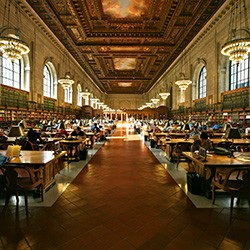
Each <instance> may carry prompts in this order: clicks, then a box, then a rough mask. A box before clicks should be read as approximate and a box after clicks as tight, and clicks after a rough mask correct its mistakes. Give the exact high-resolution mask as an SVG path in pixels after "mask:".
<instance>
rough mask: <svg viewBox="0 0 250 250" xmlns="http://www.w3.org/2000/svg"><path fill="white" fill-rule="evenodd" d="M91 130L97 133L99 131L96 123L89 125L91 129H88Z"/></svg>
mask: <svg viewBox="0 0 250 250" xmlns="http://www.w3.org/2000/svg"><path fill="white" fill-rule="evenodd" d="M90 130H91V131H92V132H94V133H99V132H101V130H100V128H99V127H98V126H97V123H96V122H95V123H94V125H93V126H91V129H90Z"/></svg>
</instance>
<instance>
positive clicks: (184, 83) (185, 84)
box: [175, 52, 192, 91]
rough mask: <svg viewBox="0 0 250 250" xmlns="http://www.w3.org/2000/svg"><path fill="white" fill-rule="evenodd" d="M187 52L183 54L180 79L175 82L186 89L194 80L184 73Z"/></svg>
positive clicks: (182, 88)
mask: <svg viewBox="0 0 250 250" xmlns="http://www.w3.org/2000/svg"><path fill="white" fill-rule="evenodd" d="M185 54H186V52H183V56H182V57H181V72H180V74H179V80H177V81H176V82H175V84H176V85H178V86H179V88H180V89H181V90H183V91H184V90H186V89H187V88H188V86H189V85H190V84H192V81H191V80H189V79H187V78H186V77H185V74H184V73H183V71H184V70H183V67H184V65H185V64H184V60H185Z"/></svg>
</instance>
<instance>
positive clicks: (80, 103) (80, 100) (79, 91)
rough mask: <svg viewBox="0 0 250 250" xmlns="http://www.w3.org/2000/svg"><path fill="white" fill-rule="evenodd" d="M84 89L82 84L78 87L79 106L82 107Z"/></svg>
mask: <svg viewBox="0 0 250 250" xmlns="http://www.w3.org/2000/svg"><path fill="white" fill-rule="evenodd" d="M81 92H82V87H81V85H80V84H78V85H77V105H78V106H82V95H81Z"/></svg>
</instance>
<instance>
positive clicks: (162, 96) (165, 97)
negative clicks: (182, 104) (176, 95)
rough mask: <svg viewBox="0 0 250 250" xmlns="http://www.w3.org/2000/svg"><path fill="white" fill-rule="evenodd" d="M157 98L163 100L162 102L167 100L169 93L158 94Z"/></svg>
mask: <svg viewBox="0 0 250 250" xmlns="http://www.w3.org/2000/svg"><path fill="white" fill-rule="evenodd" d="M159 96H160V97H161V98H162V99H163V100H167V98H168V97H169V96H170V93H169V92H162V93H159Z"/></svg>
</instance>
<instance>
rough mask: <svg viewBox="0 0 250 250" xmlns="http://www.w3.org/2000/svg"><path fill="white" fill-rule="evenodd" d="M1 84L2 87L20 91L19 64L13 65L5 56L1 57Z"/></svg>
mask: <svg viewBox="0 0 250 250" xmlns="http://www.w3.org/2000/svg"><path fill="white" fill-rule="evenodd" d="M1 82H2V83H3V84H4V85H7V86H10V87H14V88H18V89H21V62H20V60H15V61H14V62H13V63H12V62H11V61H10V60H9V59H7V57H6V56H4V55H3V56H2V57H1Z"/></svg>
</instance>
